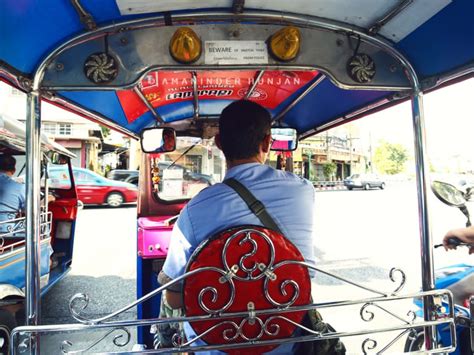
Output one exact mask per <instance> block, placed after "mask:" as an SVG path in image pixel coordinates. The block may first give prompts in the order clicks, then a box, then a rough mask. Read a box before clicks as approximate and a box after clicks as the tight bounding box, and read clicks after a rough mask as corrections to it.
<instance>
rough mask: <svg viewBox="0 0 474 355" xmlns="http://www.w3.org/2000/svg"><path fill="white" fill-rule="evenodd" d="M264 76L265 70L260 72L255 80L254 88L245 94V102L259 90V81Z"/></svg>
mask: <svg viewBox="0 0 474 355" xmlns="http://www.w3.org/2000/svg"><path fill="white" fill-rule="evenodd" d="M263 74H265V70H260V71H259V72H258V74H257V76H256V78H255V81H254V82H253V84H252V86H251V87H250V89H249V91H247V93H246V94H245V100H248V99H249V98H250V96H252V94H253V92H254V91H255V89H256V88H257V85H258V82H259V80H260V79H261V78H262V76H263Z"/></svg>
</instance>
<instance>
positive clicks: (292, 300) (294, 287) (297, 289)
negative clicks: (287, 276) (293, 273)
mask: <svg viewBox="0 0 474 355" xmlns="http://www.w3.org/2000/svg"><path fill="white" fill-rule="evenodd" d="M276 268H277V267H275V269H276ZM269 281H274V280H272V279H271V278H270V277H267V278H266V279H265V283H264V289H265V297H266V298H267V300H268V301H269V302H270V303H272V304H273V305H274V306H276V307H279V308H287V307H290V306H291V305H293V303H295V301H296V300H297V299H298V296H299V295H300V287H299V285H298V284H297V283H296V282H295V281H294V280H285V281H283V282H282V283H281V284H280V292H281V294H282V295H283V296H285V297H286V296H288V291H287V286H288V285H291V286H292V290H293V292H292V296H291V298H290V299H289V300H288V301H287V302H284V303H280V302H277V301H275V300H274V299H273V298H272V296H271V295H270V292H269V291H268V283H269Z"/></svg>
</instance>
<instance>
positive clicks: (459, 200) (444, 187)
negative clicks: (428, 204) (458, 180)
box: [431, 181, 466, 207]
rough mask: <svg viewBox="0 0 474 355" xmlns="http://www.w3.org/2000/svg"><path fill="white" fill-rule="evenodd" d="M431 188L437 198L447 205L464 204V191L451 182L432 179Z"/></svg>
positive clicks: (459, 205)
mask: <svg viewBox="0 0 474 355" xmlns="http://www.w3.org/2000/svg"><path fill="white" fill-rule="evenodd" d="M431 189H432V190H433V193H434V194H435V196H436V197H437V198H439V199H440V200H441V201H442V202H443V203H445V204H447V205H449V206H453V207H463V206H464V205H465V204H466V198H465V197H464V193H463V192H462V191H460V190H458V189H457V188H456V187H455V186H453V185H451V184H448V183H446V182H442V181H433V183H432V184H431Z"/></svg>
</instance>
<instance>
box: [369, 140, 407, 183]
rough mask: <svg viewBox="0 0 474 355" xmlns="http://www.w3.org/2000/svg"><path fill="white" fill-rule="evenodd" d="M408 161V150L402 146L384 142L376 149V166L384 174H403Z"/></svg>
mask: <svg viewBox="0 0 474 355" xmlns="http://www.w3.org/2000/svg"><path fill="white" fill-rule="evenodd" d="M407 160H408V153H407V149H406V148H405V147H404V146H403V145H401V144H395V143H389V142H386V141H382V142H381V143H380V145H379V146H378V147H377V149H375V154H374V164H375V166H376V167H377V170H378V171H379V172H380V173H382V174H390V175H394V174H398V173H401V172H402V171H403V170H404V168H405V162H406V161H407Z"/></svg>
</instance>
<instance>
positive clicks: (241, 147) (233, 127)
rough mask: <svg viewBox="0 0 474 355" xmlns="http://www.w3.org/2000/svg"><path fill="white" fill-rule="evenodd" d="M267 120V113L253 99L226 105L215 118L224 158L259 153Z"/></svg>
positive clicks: (265, 136) (267, 134)
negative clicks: (219, 115) (218, 116)
mask: <svg viewBox="0 0 474 355" xmlns="http://www.w3.org/2000/svg"><path fill="white" fill-rule="evenodd" d="M271 124H272V120H271V116H270V113H269V112H268V111H267V110H266V109H265V108H263V107H262V106H260V105H259V104H257V103H255V102H252V101H246V100H240V101H235V102H233V103H231V104H230V105H229V106H227V107H226V108H225V109H224V110H223V111H222V113H221V117H220V119H219V139H220V146H221V149H222V151H223V152H224V155H225V157H226V159H227V160H230V161H232V160H238V159H248V158H252V157H255V156H257V155H258V154H260V152H261V149H262V144H264V142H265V143H266V142H269V137H270V128H271ZM267 145H268V144H267ZM267 148H268V147H264V149H267Z"/></svg>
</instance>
